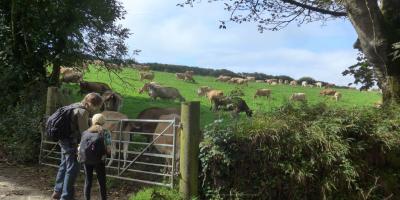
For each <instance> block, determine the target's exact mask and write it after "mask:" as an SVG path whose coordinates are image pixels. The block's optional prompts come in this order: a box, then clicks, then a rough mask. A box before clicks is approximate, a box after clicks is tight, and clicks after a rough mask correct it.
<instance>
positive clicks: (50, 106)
mask: <svg viewBox="0 0 400 200" xmlns="http://www.w3.org/2000/svg"><path fill="white" fill-rule="evenodd" d="M57 101H58V88H57V87H48V88H47V101H46V116H50V115H51V114H53V113H54V112H55V111H56V110H57Z"/></svg>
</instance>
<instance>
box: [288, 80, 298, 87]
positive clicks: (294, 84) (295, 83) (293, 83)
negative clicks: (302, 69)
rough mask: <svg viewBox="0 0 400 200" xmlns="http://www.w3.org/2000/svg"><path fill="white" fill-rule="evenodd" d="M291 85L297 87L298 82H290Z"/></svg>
mask: <svg viewBox="0 0 400 200" xmlns="http://www.w3.org/2000/svg"><path fill="white" fill-rule="evenodd" d="M289 85H293V86H296V85H297V81H295V80H293V81H290V83H289Z"/></svg>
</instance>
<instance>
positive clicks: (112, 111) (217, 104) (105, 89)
mask: <svg viewBox="0 0 400 200" xmlns="http://www.w3.org/2000/svg"><path fill="white" fill-rule="evenodd" d="M139 70H140V71H139V76H140V80H141V81H143V80H149V82H146V83H144V85H143V87H142V88H140V89H139V93H143V92H146V93H147V94H148V95H149V97H150V98H151V99H153V100H156V99H157V98H160V99H170V100H176V99H177V100H179V101H185V98H184V97H183V96H182V95H181V94H180V92H179V90H178V89H177V88H174V87H167V86H162V85H160V84H158V83H156V82H154V81H153V80H154V73H153V72H150V71H149V69H148V68H140V69H139ZM193 74H194V73H193V71H186V72H185V73H176V74H175V75H176V78H177V79H180V80H185V81H190V82H195V81H194V79H193ZM60 75H61V78H60V79H61V80H62V81H64V82H74V83H79V87H80V92H81V94H83V93H89V92H97V93H99V94H101V95H102V97H103V99H104V106H103V107H102V109H101V111H102V114H103V115H104V116H105V117H106V118H107V119H113V120H114V121H108V122H107V123H106V125H105V126H106V127H107V128H108V129H110V130H111V131H119V130H120V126H121V124H119V123H120V121H119V120H123V119H128V116H127V115H125V114H122V113H120V112H119V111H120V108H121V106H122V103H123V99H122V96H121V95H120V94H119V93H117V92H115V91H112V89H111V88H110V87H109V86H108V85H107V84H105V83H101V82H87V81H83V74H82V73H81V72H80V71H77V70H75V69H73V68H65V67H62V68H61V70H60ZM216 81H222V82H228V83H235V84H241V85H242V84H243V85H247V83H248V82H251V81H256V82H260V80H255V78H254V77H246V78H231V77H229V76H219V77H218V78H217V79H216ZM262 82H265V83H267V84H270V85H277V84H289V85H297V82H296V81H290V82H289V81H288V80H282V79H278V80H276V79H267V80H265V81H262ZM301 85H302V86H309V85H310V84H308V83H307V82H304V81H303V82H302V83H301ZM316 86H318V87H322V83H320V82H317V83H316ZM325 87H329V85H328V86H327V85H326V86H325ZM197 94H198V96H199V97H203V96H204V97H206V98H208V100H209V102H210V104H211V107H210V110H212V111H214V112H215V111H218V110H224V111H232V113H233V114H236V115H237V114H239V113H240V112H245V113H246V115H247V116H248V117H251V116H252V114H253V112H252V110H251V109H250V108H249V106H248V105H247V103H246V102H245V100H243V99H242V98H241V97H238V96H225V95H224V92H223V91H222V90H217V89H212V88H210V87H208V86H202V87H199V88H198V90H197ZM320 94H321V95H324V96H333V97H334V98H335V99H336V101H338V100H339V99H340V98H341V96H342V95H341V93H340V92H337V91H335V90H333V89H330V88H326V89H324V90H322V91H321V92H320ZM271 95H272V90H271V89H266V88H265V89H258V90H257V91H256V92H255V94H254V99H255V98H257V97H266V98H270V97H271ZM290 99H291V100H294V101H305V100H306V94H305V93H293V94H292V95H291V97H290ZM135 119H168V120H173V119H175V120H176V123H180V109H179V108H158V107H152V108H147V109H145V110H143V111H142V112H140V113H139V114H138V116H136V118H135ZM165 128H167V125H166V124H165V123H149V122H124V124H123V127H122V130H123V131H125V132H124V133H123V134H122V138H119V134H111V135H112V139H113V140H119V139H121V140H123V141H129V140H130V134H129V133H128V132H142V133H159V132H162V131H163V130H164V129H165ZM171 132H172V129H170V130H168V131H167V133H166V134H172V133H171ZM176 133H179V131H176ZM156 136H157V135H154V136H153V135H147V137H146V141H147V142H148V143H150V142H151V141H152V140H153V137H156ZM178 141H179V140H178ZM178 141H177V142H178ZM155 143H156V144H157V143H158V144H172V138H171V137H169V136H161V137H159V138H158V140H157V141H156V142H155ZM128 145H129V143H127V142H124V143H123V145H122V147H123V157H124V161H125V162H124V166H125V165H126V161H127V156H128V155H127V154H128ZM177 146H179V143H177ZM116 149H117V147H116V143H115V142H113V145H112V148H111V150H112V153H111V159H110V162H109V163H108V165H109V166H110V165H111V164H112V162H113V160H114V158H115V154H116ZM155 149H156V150H157V151H158V152H160V153H164V154H170V153H171V151H172V149H171V148H168V147H165V146H162V145H156V146H155ZM176 157H178V154H177V155H176Z"/></svg>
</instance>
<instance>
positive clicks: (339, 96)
mask: <svg viewBox="0 0 400 200" xmlns="http://www.w3.org/2000/svg"><path fill="white" fill-rule="evenodd" d="M333 97H334V98H335V101H339V100H340V99H341V98H342V93H340V92H335V94H334V95H333Z"/></svg>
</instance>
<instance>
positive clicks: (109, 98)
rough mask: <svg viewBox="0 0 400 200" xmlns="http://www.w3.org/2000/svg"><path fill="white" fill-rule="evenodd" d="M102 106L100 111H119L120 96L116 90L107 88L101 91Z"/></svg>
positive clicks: (120, 105) (120, 104)
mask: <svg viewBox="0 0 400 200" xmlns="http://www.w3.org/2000/svg"><path fill="white" fill-rule="evenodd" d="M102 98H103V102H104V103H103V106H102V108H101V109H100V110H101V111H117V112H118V111H119V110H120V109H121V107H122V96H121V95H120V94H118V93H116V92H113V91H111V90H108V91H106V92H104V93H103V95H102Z"/></svg>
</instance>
